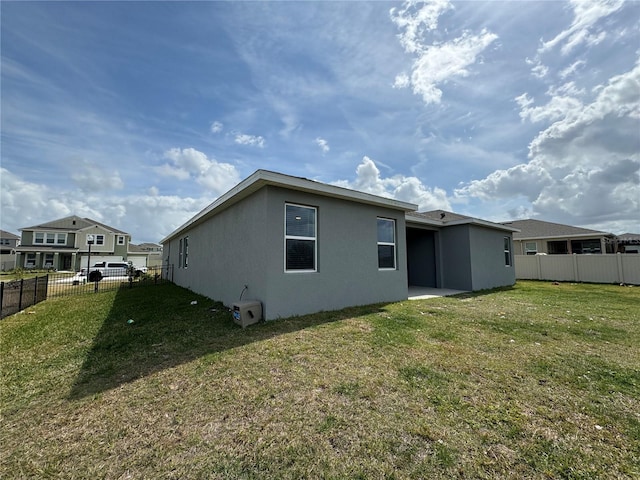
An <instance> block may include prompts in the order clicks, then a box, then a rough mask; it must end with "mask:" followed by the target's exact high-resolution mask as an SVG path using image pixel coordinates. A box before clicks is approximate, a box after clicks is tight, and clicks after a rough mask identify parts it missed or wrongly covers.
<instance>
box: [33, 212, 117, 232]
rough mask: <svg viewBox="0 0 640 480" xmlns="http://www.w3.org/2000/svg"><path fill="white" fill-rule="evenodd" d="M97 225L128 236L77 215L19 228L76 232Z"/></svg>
mask: <svg viewBox="0 0 640 480" xmlns="http://www.w3.org/2000/svg"><path fill="white" fill-rule="evenodd" d="M96 225H98V226H99V227H102V228H104V229H105V230H109V231H110V232H113V233H119V234H122V235H128V233H127V232H123V231H122V230H118V229H117V228H114V227H110V226H109V225H105V224H104V223H101V222H98V221H96V220H92V219H90V218H83V217H79V216H77V215H71V216H69V217H64V218H59V219H57V220H52V221H51V222H46V223H41V224H39V225H34V226H32V227H24V228H21V229H20V230H21V231H24V230H56V231H59V230H64V231H66V232H71V231H78V230H82V229H84V228H89V227H93V226H96Z"/></svg>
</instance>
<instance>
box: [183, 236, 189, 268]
mask: <svg viewBox="0 0 640 480" xmlns="http://www.w3.org/2000/svg"><path fill="white" fill-rule="evenodd" d="M182 259H183V260H184V263H183V265H182V266H183V268H187V267H188V266H189V237H184V255H183V256H182Z"/></svg>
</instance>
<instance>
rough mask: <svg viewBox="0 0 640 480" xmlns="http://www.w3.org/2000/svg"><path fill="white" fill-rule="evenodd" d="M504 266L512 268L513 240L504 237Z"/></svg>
mask: <svg viewBox="0 0 640 480" xmlns="http://www.w3.org/2000/svg"><path fill="white" fill-rule="evenodd" d="M504 265H505V267H510V266H511V238H510V237H504Z"/></svg>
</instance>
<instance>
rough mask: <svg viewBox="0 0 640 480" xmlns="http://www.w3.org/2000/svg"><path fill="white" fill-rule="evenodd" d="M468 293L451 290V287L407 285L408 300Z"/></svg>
mask: <svg viewBox="0 0 640 480" xmlns="http://www.w3.org/2000/svg"><path fill="white" fill-rule="evenodd" d="M461 293H468V292H467V291H466V290H453V289H451V288H432V287H417V286H413V285H410V286H409V300H424V299H426V298H438V297H448V296H450V295H459V294H461Z"/></svg>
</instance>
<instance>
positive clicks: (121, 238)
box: [118, 235, 124, 245]
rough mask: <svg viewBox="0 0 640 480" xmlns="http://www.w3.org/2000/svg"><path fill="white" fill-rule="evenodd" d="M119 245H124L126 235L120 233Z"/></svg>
mask: <svg viewBox="0 0 640 480" xmlns="http://www.w3.org/2000/svg"><path fill="white" fill-rule="evenodd" d="M118 245H124V235H118Z"/></svg>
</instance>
